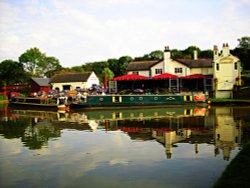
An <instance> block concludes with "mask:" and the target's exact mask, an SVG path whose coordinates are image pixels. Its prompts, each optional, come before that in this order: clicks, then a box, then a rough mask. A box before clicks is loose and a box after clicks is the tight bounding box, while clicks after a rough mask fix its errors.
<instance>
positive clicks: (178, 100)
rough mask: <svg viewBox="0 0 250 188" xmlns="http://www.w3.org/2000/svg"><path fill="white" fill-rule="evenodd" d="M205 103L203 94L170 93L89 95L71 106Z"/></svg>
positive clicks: (139, 105)
mask: <svg viewBox="0 0 250 188" xmlns="http://www.w3.org/2000/svg"><path fill="white" fill-rule="evenodd" d="M186 104H187V105H196V104H206V97H205V95H204V94H197V95H194V94H172V95H90V96H87V97H85V98H84V100H81V101H78V102H73V103H72V104H71V106H72V108H108V107H111V108H113V107H131V106H133V107H141V106H162V105H186Z"/></svg>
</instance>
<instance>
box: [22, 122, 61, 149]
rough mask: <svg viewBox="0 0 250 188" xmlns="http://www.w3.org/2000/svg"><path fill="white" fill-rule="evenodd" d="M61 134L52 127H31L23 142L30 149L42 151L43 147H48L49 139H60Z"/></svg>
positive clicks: (27, 129)
mask: <svg viewBox="0 0 250 188" xmlns="http://www.w3.org/2000/svg"><path fill="white" fill-rule="evenodd" d="M60 134H61V133H60V130H59V129H56V128H55V127H52V126H42V127H36V126H29V127H27V128H26V130H25V133H24V135H23V137H22V142H23V143H24V145H25V146H27V147H29V149H41V147H42V146H44V145H48V140H49V139H51V138H57V137H60Z"/></svg>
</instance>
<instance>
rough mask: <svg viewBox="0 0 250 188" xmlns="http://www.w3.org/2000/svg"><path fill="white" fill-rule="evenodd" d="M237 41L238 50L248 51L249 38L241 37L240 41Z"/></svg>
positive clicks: (249, 45)
mask: <svg viewBox="0 0 250 188" xmlns="http://www.w3.org/2000/svg"><path fill="white" fill-rule="evenodd" d="M238 41H239V45H238V48H242V49H250V37H248V36H245V37H241V38H240V39H238Z"/></svg>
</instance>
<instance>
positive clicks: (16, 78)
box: [0, 60, 28, 85]
mask: <svg viewBox="0 0 250 188" xmlns="http://www.w3.org/2000/svg"><path fill="white" fill-rule="evenodd" d="M27 79H28V77H27V73H26V72H25V70H24V67H23V65H22V64H21V63H19V62H16V61H13V60H4V61H2V62H1V63H0V82H1V84H3V83H4V82H5V83H6V84H7V85H12V84H15V83H25V82H26V81H27Z"/></svg>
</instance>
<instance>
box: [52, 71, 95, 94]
mask: <svg viewBox="0 0 250 188" xmlns="http://www.w3.org/2000/svg"><path fill="white" fill-rule="evenodd" d="M50 83H51V85H52V89H55V90H59V91H63V90H75V89H89V88H90V87H91V86H92V85H99V79H98V77H97V76H96V74H95V73H94V72H84V73H64V74H57V75H55V76H53V77H52V78H51V80H50Z"/></svg>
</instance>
